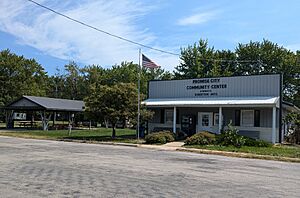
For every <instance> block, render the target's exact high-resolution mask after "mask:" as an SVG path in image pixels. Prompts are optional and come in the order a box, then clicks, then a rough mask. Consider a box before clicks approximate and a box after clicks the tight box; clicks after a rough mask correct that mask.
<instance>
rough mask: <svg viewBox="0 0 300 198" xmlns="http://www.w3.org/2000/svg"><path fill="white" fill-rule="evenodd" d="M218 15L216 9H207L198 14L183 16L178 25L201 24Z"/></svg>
mask: <svg viewBox="0 0 300 198" xmlns="http://www.w3.org/2000/svg"><path fill="white" fill-rule="evenodd" d="M216 15H217V12H216V11H206V12H201V13H197V14H193V15H190V16H187V17H184V18H181V19H179V20H178V21H177V24H178V25H182V26H187V25H199V24H203V23H206V22H208V21H210V20H212V19H214V18H215V17H216Z"/></svg>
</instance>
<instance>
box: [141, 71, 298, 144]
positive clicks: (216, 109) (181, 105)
mask: <svg viewBox="0 0 300 198" xmlns="http://www.w3.org/2000/svg"><path fill="white" fill-rule="evenodd" d="M148 89H149V90H148V99H147V100H145V101H144V102H143V103H144V104H145V105H146V106H147V108H148V109H150V110H152V111H154V112H155V114H154V117H153V119H152V120H151V121H149V123H148V129H149V131H150V132H151V131H159V130H171V131H173V132H176V131H183V132H185V133H187V134H188V135H192V134H194V133H196V132H200V131H210V132H214V133H220V131H221V130H223V129H224V128H226V126H227V125H228V124H229V123H230V122H231V123H232V125H233V126H234V127H235V128H237V129H238V130H239V133H240V134H241V135H245V136H249V137H252V138H255V139H262V140H266V141H269V142H272V143H275V142H281V141H282V139H283V133H282V125H281V124H280V123H281V120H282V118H283V116H284V115H285V114H286V113H287V112H289V111H299V109H298V108H297V107H295V106H292V105H290V104H288V103H285V102H283V101H282V92H281V90H282V78H281V75H279V74H273V75H256V76H235V77H220V78H201V79H186V80H168V81H150V82H149V86H148ZM220 115H221V116H220Z"/></svg>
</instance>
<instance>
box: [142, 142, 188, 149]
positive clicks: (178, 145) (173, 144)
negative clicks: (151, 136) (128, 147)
mask: <svg viewBox="0 0 300 198" xmlns="http://www.w3.org/2000/svg"><path fill="white" fill-rule="evenodd" d="M183 145H184V142H182V141H180V142H169V143H167V144H163V145H155V144H139V145H138V147H141V148H149V149H158V150H166V151H176V150H177V149H179V148H181V146H183Z"/></svg>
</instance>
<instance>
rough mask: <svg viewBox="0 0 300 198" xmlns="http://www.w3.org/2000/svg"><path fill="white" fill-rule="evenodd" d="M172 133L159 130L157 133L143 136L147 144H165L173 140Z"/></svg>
mask: <svg viewBox="0 0 300 198" xmlns="http://www.w3.org/2000/svg"><path fill="white" fill-rule="evenodd" d="M174 140H175V139H174V135H173V133H171V132H169V131H161V132H157V133H152V134H149V135H147V136H146V137H145V141H146V143H147V144H165V143H167V142H173V141H174Z"/></svg>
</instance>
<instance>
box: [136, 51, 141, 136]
mask: <svg viewBox="0 0 300 198" xmlns="http://www.w3.org/2000/svg"><path fill="white" fill-rule="evenodd" d="M140 92H141V49H139V71H138V116H137V139H138V141H139V140H140V114H141V112H140V111H141V110H140V100H141V99H140Z"/></svg>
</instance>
